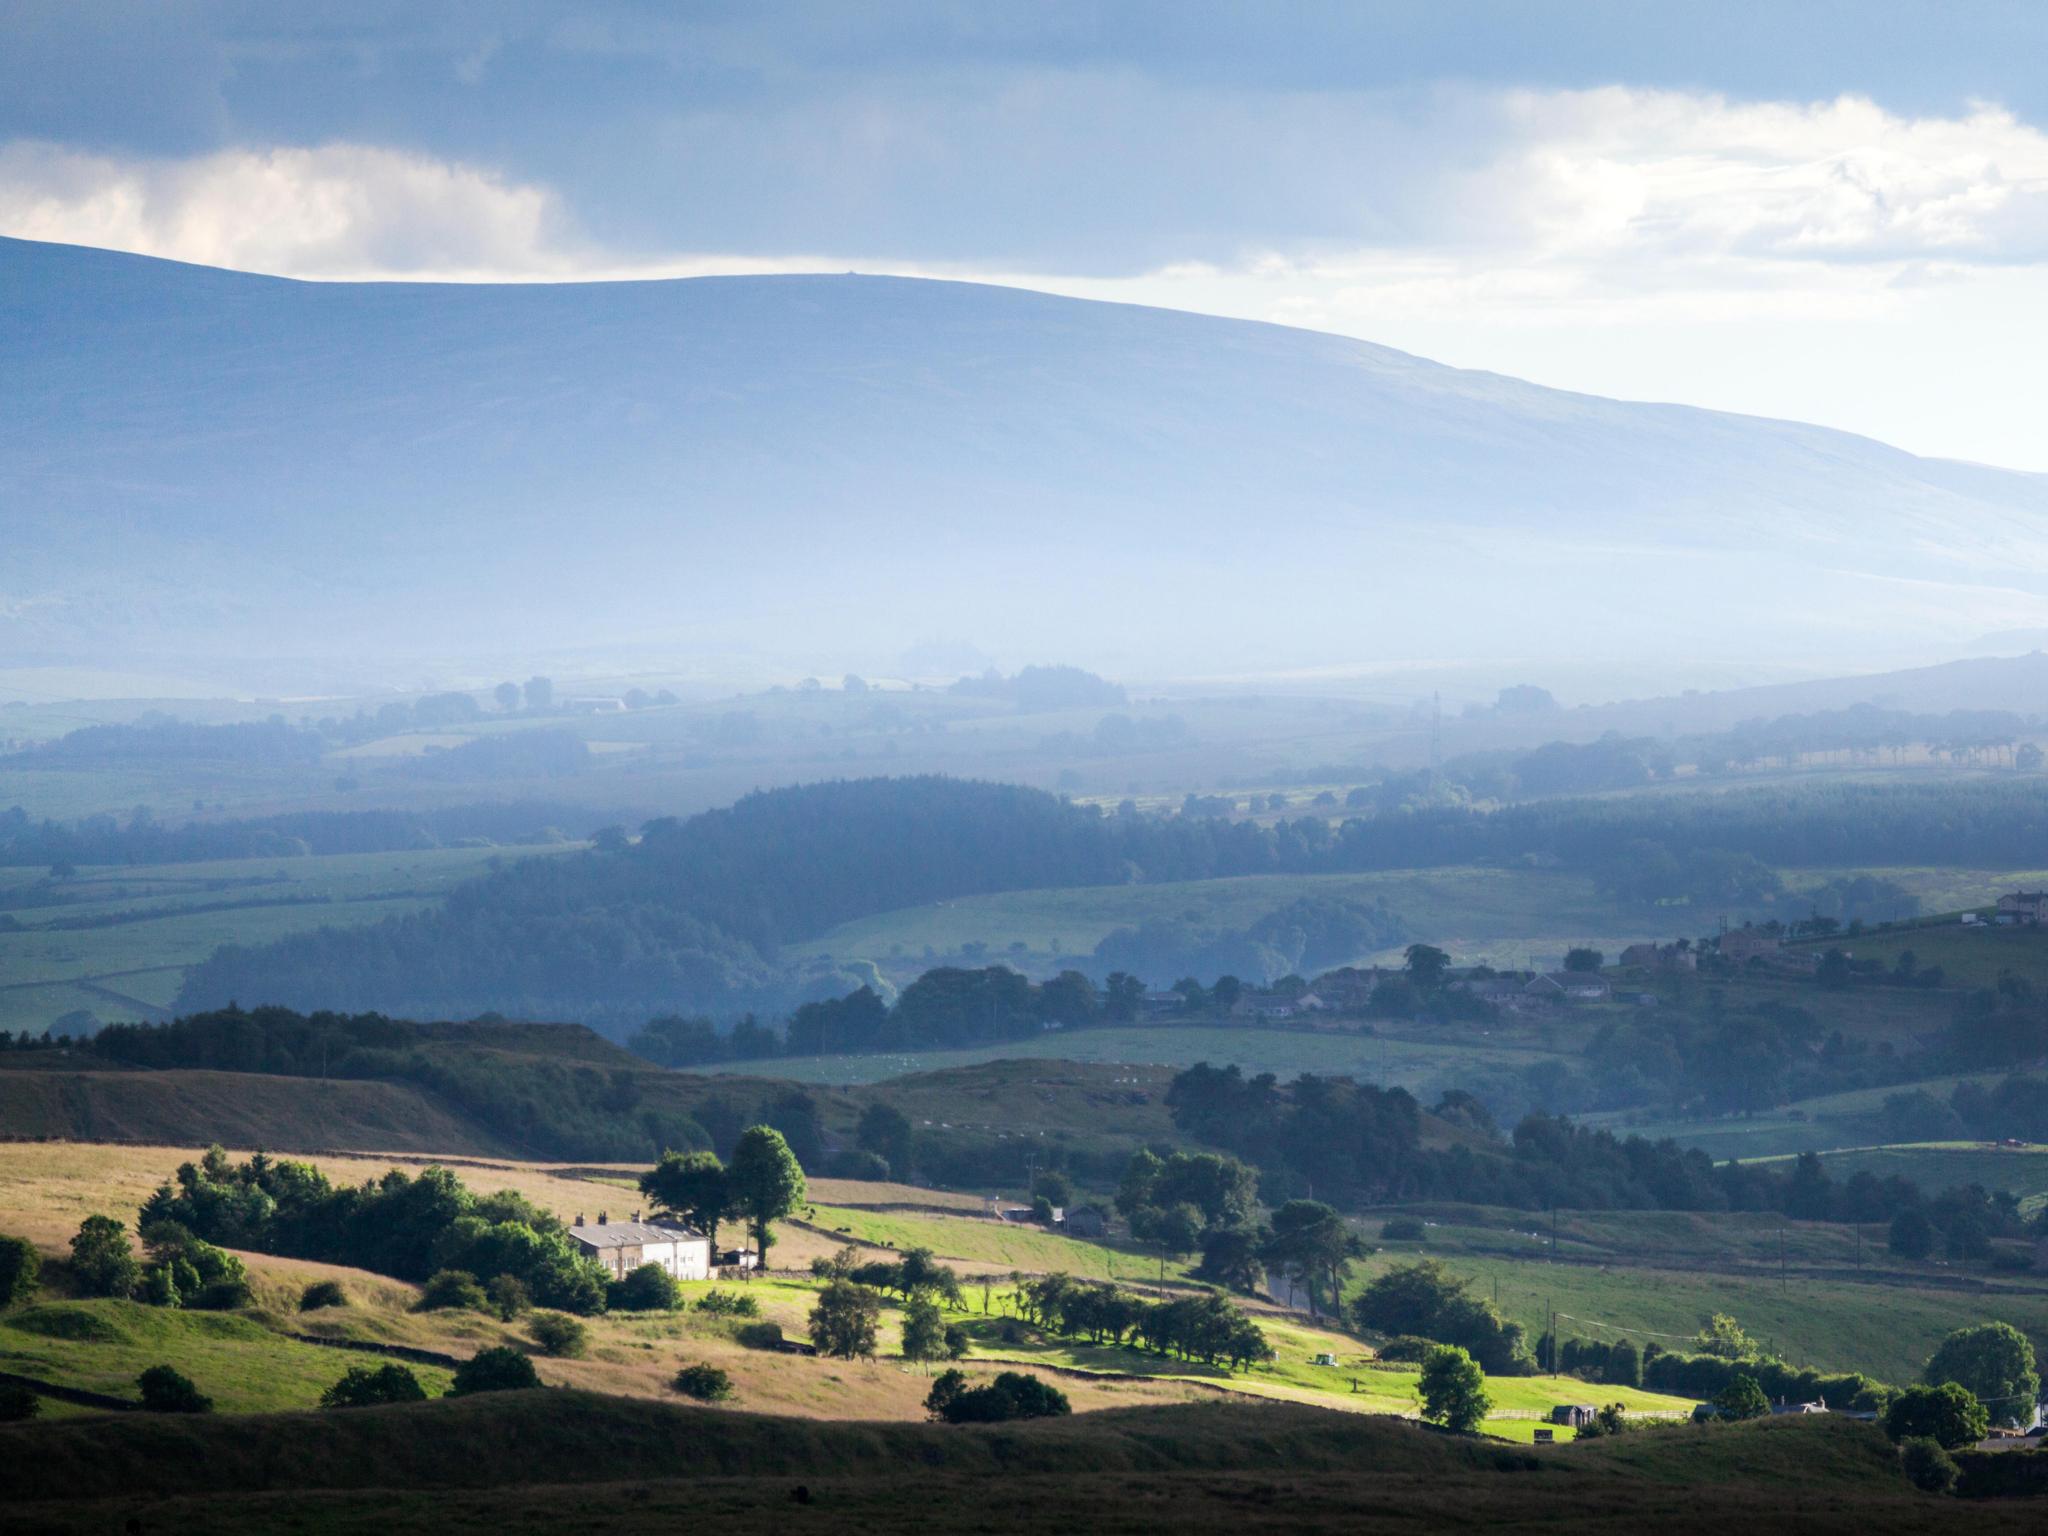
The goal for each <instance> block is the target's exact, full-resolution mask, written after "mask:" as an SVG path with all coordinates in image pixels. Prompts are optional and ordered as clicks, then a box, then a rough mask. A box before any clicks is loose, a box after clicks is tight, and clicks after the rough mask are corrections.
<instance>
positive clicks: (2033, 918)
mask: <svg viewBox="0 0 2048 1536" xmlns="http://www.w3.org/2000/svg"><path fill="white" fill-rule="evenodd" d="M2044 914H2048V891H2008V892H2007V893H2006V894H2005V895H2003V896H2001V897H1999V898H1998V915H1997V917H1996V919H1995V921H1997V922H1999V923H2002V924H2005V925H2007V926H2012V925H2015V924H2017V925H2018V926H2020V927H2023V928H2038V927H2040V926H2041V920H2042V917H2043V916H2044Z"/></svg>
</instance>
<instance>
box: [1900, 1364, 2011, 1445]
mask: <svg viewBox="0 0 2048 1536" xmlns="http://www.w3.org/2000/svg"><path fill="white" fill-rule="evenodd" d="M1884 1432H1885V1433H1886V1434H1888V1435H1890V1436H1891V1437H1892V1439H1894V1440H1908V1439H1912V1438H1913V1437H1915V1436H1921V1437H1924V1438H1926V1439H1930V1440H1933V1441H1935V1442H1936V1443H1937V1444H1939V1445H1941V1446H1943V1447H1945V1448H1947V1449H1948V1450H1951V1451H1953V1450H1956V1449H1958V1448H1960V1447H1962V1446H1965V1445H1975V1444H1976V1443H1977V1442H1978V1441H1979V1440H1982V1439H1983V1438H1984V1437H1985V1436H1986V1435H1987V1434H1989V1433H1990V1432H1991V1412H1990V1410H1989V1409H1987V1408H1986V1407H1985V1406H1984V1405H1983V1404H1982V1403H1980V1402H1978V1401H1977V1398H1976V1395H1975V1394H1974V1393H1972V1392H1971V1391H1970V1389H1969V1388H1968V1387H1964V1386H1959V1385H1957V1384H1956V1383H1955V1382H1953V1381H1945V1382H1943V1383H1942V1384H1941V1385H1940V1386H1937V1387H1908V1388H1906V1390H1905V1391H1903V1392H1901V1393H1900V1394H1899V1395H1898V1396H1897V1397H1895V1398H1893V1399H1892V1404H1891V1407H1889V1408H1887V1409H1886V1410H1885V1415H1884Z"/></svg>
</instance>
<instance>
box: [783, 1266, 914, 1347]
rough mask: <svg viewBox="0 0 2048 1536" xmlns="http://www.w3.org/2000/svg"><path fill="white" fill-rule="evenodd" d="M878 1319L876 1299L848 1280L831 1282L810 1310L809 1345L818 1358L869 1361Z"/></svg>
mask: <svg viewBox="0 0 2048 1536" xmlns="http://www.w3.org/2000/svg"><path fill="white" fill-rule="evenodd" d="M934 1310H936V1309H934ZM881 1317H882V1298H881V1297H880V1296H877V1295H876V1294H875V1293H874V1292H873V1291H871V1290H869V1289H868V1288H867V1287H866V1286H864V1285H855V1284H854V1283H853V1282H852V1281H851V1280H834V1281H833V1282H832V1283H831V1284H830V1285H828V1286H826V1287H825V1289H824V1290H822V1291H820V1292H818V1303H817V1305H816V1306H814V1307H812V1308H811V1323H810V1333H811V1342H812V1343H813V1344H815V1345H816V1346H817V1349H818V1353H819V1354H821V1355H831V1356H834V1357H835V1358H837V1359H841V1360H872V1359H874V1357H875V1332H876V1326H877V1324H879V1323H880V1321H881Z"/></svg>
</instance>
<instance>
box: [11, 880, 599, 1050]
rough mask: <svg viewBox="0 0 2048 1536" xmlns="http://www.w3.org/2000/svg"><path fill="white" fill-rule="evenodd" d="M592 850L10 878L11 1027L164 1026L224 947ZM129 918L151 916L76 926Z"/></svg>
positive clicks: (418, 900)
mask: <svg viewBox="0 0 2048 1536" xmlns="http://www.w3.org/2000/svg"><path fill="white" fill-rule="evenodd" d="M580 846H582V845H581V844H568V843H564V844H554V845H550V846H548V847H544V848H541V847H535V848H526V847H521V848H434V849H422V850H419V851H415V852H404V853H374V854H372V853H364V854H330V855H325V856H317V857H302V858H268V859H223V860H214V861H209V862H205V863H194V864H158V865H139V866H121V867H113V868H86V869H81V870H80V871H79V872H78V874H77V875H76V876H74V877H71V878H68V879H63V880H52V879H50V878H49V876H48V875H47V873H46V872H45V871H42V870H27V869H7V870H0V913H4V914H6V915H7V916H8V917H10V918H11V919H12V920H13V923H14V924H15V925H17V926H16V927H15V928H14V930H13V931H6V932H0V1029H6V1030H23V1029H27V1030H31V1031H35V1032H40V1031H41V1030H42V1029H44V1028H46V1027H47V1026H48V1025H49V1024H50V1023H51V1021H52V1020H54V1019H57V1018H60V1017H62V1016H63V1015H64V1014H66V1013H69V1012H72V1011H74V1010H77V1009H84V1010H85V1011H87V1012H89V1013H92V1014H93V1015H94V1016H96V1017H97V1018H99V1019H101V1020H103V1021H107V1022H112V1021H114V1020H128V1019H147V1018H154V1017H161V1016H162V1010H164V1009H165V1008H167V1007H168V1006H169V1005H170V1004H171V1003H172V1001H173V1000H174V999H175V998H176V996H177V992H178V988H179V986H180V985H181V984H182V982H183V980H184V975H185V970H186V968H187V967H189V966H192V965H195V964H197V963H198V962H199V961H201V960H204V959H205V958H206V957H207V956H208V955H210V954H212V953H213V951H214V950H215V949H217V948H219V947H220V946H221V945H223V944H260V943H264V942H267V941H269V940H271V939H277V938H282V937H284V936H286V935H288V934H293V933H302V932H305V931H307V930H309V929H314V928H322V927H354V926H358V925H361V924H365V923H373V922H376V921H378V920H380V919H382V918H386V917H394V916H400V915H403V914H405V913H409V912H418V911H421V910H423V909H425V908H427V907H430V906H432V905H435V904H436V903H438V902H439V901H440V900H442V898H444V897H445V896H446V895H447V893H448V892H449V891H450V890H452V889H453V888H454V887H455V886H457V885H459V884H461V883H462V882H463V881H465V880H470V879H474V878H475V877H476V876H477V875H479V874H482V873H483V872H484V871H485V870H487V869H488V868H489V867H490V865H491V863H492V861H493V860H494V859H502V860H511V859H518V858H525V857H530V856H533V855H537V854H539V855H545V854H547V853H551V852H557V851H561V850H563V849H567V848H574V847H580ZM51 897H61V898H63V899H62V901H61V904H56V903H52V902H50V901H49V898H51ZM209 908H210V909H213V910H205V909H209ZM195 909H198V910H195ZM130 917H133V918H136V919H139V920H137V921H119V922H107V923H106V925H105V926H99V927H83V928H82V927H71V926H65V925H69V924H72V923H75V922H77V921H78V920H80V919H95V920H102V921H104V920H106V919H112V918H123V919H126V918H130Z"/></svg>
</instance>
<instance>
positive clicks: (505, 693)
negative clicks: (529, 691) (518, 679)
mask: <svg viewBox="0 0 2048 1536" xmlns="http://www.w3.org/2000/svg"><path fill="white" fill-rule="evenodd" d="M491 697H492V698H494V699H496V700H497V701H498V708H500V709H502V710H503V711H504V712H505V713H506V714H508V715H509V714H511V713H512V711H513V710H515V709H517V708H518V707H519V685H518V684H517V683H500V684H498V686H497V687H496V688H493V689H492V690H491Z"/></svg>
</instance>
